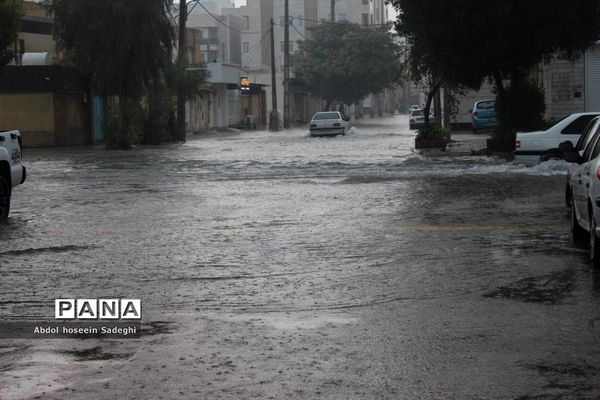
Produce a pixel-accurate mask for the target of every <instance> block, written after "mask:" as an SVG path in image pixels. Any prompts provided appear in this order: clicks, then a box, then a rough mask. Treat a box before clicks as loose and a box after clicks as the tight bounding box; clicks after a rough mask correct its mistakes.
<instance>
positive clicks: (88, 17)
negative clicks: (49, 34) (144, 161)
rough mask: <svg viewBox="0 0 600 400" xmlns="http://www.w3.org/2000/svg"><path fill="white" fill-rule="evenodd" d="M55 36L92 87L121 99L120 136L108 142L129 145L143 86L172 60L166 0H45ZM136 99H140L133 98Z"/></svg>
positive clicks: (153, 81)
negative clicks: (135, 111) (133, 116)
mask: <svg viewBox="0 0 600 400" xmlns="http://www.w3.org/2000/svg"><path fill="white" fill-rule="evenodd" d="M45 3H46V4H47V5H48V7H49V9H50V11H51V12H52V13H53V14H54V18H55V36H56V39H57V43H58V46H59V49H60V50H62V52H63V54H64V55H65V58H66V60H67V61H68V62H71V63H73V64H74V65H76V66H77V67H78V68H79V69H80V70H81V72H82V73H84V74H86V75H89V76H91V77H92V79H93V82H94V87H95V90H96V92H97V93H100V94H104V95H107V96H118V97H119V98H120V99H121V101H120V103H121V111H120V112H119V113H118V117H119V118H121V120H120V123H119V129H118V130H116V131H113V134H116V135H118V136H120V137H118V138H110V139H109V141H108V145H109V147H111V146H113V145H115V144H116V145H118V146H120V147H129V146H130V143H131V142H130V140H129V139H130V138H131V137H134V136H135V135H133V134H132V133H130V132H128V130H129V129H130V127H129V122H130V121H132V120H133V119H132V116H131V115H129V114H128V113H127V112H125V109H128V111H131V109H132V108H136V107H135V106H134V103H135V102H137V103H139V101H140V99H141V98H142V96H143V94H144V93H145V91H146V90H147V89H148V88H149V87H151V86H152V85H154V84H157V83H158V82H160V81H162V80H164V79H165V77H166V75H167V73H168V70H169V68H170V66H171V65H172V61H171V57H172V48H173V41H174V31H173V27H172V25H171V20H170V18H171V13H170V9H171V7H172V1H171V0H45ZM138 105H139V104H138Z"/></svg>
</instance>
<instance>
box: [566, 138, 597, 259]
mask: <svg viewBox="0 0 600 400" xmlns="http://www.w3.org/2000/svg"><path fill="white" fill-rule="evenodd" d="M592 133H593V135H592V137H591V138H590V139H589V140H587V144H586V145H585V148H584V149H583V152H580V151H577V149H576V148H575V147H574V146H573V144H572V143H571V142H567V143H565V144H564V145H562V146H561V148H562V149H563V150H564V151H565V156H564V158H565V161H567V162H570V163H573V168H572V169H571V170H570V171H569V183H570V186H571V193H570V195H571V199H570V201H569V200H567V202H569V203H571V233H572V237H573V241H574V242H577V241H581V240H582V239H588V240H589V245H590V259H591V260H592V265H593V266H594V267H600V238H599V237H598V236H599V234H600V232H599V231H598V227H599V226H600V130H598V129H597V128H596V130H595V131H593V132H592ZM567 147H568V148H567Z"/></svg>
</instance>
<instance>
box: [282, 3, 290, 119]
mask: <svg viewBox="0 0 600 400" xmlns="http://www.w3.org/2000/svg"><path fill="white" fill-rule="evenodd" d="M284 14H285V15H284V17H283V21H284V23H285V25H284V28H283V46H284V49H283V128H284V129H288V128H289V127H290V87H289V83H290V2H289V0H285V13H284Z"/></svg>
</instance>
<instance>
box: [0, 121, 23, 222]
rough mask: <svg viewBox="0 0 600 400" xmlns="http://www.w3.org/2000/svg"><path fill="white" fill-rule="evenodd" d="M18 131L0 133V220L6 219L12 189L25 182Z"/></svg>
mask: <svg viewBox="0 0 600 400" xmlns="http://www.w3.org/2000/svg"><path fill="white" fill-rule="evenodd" d="M22 155H23V152H22V142H21V133H20V132H19V131H0V220H5V219H6V218H8V214H9V212H10V197H11V194H12V189H13V188H14V187H15V186H17V185H20V184H22V183H23V182H25V177H26V171H25V167H24V166H23V164H21V157H22Z"/></svg>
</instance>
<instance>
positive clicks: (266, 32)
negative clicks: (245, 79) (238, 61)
mask: <svg viewBox="0 0 600 400" xmlns="http://www.w3.org/2000/svg"><path fill="white" fill-rule="evenodd" d="M269 32H270V29H268V30H266V31H265V34H264V35H263V36H262V38H261V39H260V42H258V44H257V45H256V46H255V47H254V49H253V51H252V54H250V55H249V57H250V58H249V59H248V61H246V62H245V63H244V62H243V63H242V66H244V65H247V64H250V63H251V62H252V61H254V57H256V55H257V54H258V49H260V47H261V46H262V44H263V42H264V41H265V38H266V37H267V35H268V34H269ZM244 71H245V70H244ZM246 72H247V71H246Z"/></svg>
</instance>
